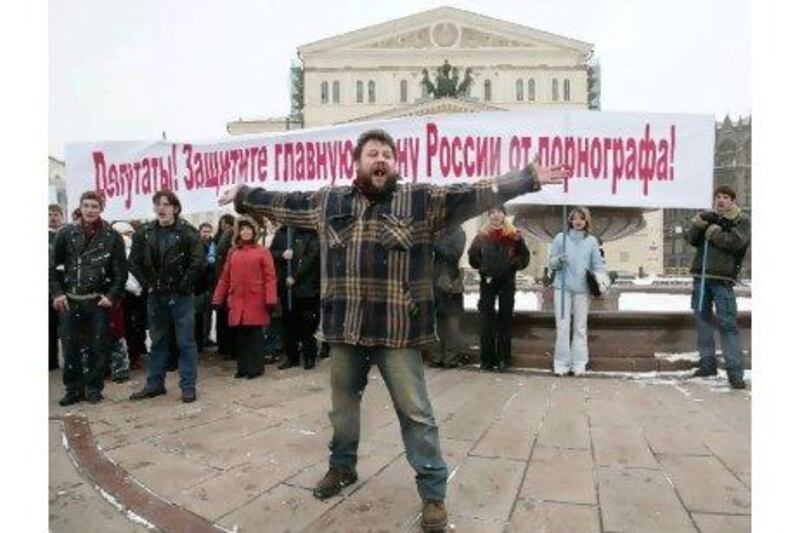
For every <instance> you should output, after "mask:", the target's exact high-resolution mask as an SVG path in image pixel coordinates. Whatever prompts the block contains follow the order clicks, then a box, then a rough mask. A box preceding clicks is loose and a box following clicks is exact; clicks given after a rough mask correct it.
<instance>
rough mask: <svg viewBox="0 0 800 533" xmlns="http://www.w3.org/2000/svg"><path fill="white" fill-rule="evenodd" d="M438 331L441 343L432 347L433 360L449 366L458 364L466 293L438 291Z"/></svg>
mask: <svg viewBox="0 0 800 533" xmlns="http://www.w3.org/2000/svg"><path fill="white" fill-rule="evenodd" d="M435 302H436V332H437V334H438V335H439V343H438V344H437V345H436V346H435V347H434V348H433V349H432V352H433V353H432V354H431V359H432V362H434V363H436V364H440V365H444V366H448V367H453V366H458V364H459V361H460V359H461V351H462V346H463V343H462V342H461V315H463V314H464V295H463V294H461V293H458V294H449V293H444V292H440V291H437V292H436V300H435Z"/></svg>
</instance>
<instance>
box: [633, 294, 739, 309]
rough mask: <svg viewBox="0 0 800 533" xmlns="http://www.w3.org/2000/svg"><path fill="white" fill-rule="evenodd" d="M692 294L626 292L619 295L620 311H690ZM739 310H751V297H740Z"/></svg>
mask: <svg viewBox="0 0 800 533" xmlns="http://www.w3.org/2000/svg"><path fill="white" fill-rule="evenodd" d="M691 303H692V297H691V295H690V294H658V293H645V292H624V293H622V294H620V295H619V310H620V311H645V312H646V311H651V312H658V311H690V310H691ZM736 304H737V305H738V307H739V311H750V310H751V301H750V298H745V297H742V296H740V297H738V298H736Z"/></svg>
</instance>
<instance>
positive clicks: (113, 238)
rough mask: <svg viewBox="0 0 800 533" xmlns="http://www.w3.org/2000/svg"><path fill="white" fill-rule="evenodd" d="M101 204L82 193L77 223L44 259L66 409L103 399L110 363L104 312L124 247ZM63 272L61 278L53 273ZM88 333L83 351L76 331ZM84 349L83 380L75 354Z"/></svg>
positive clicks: (123, 273)
mask: <svg viewBox="0 0 800 533" xmlns="http://www.w3.org/2000/svg"><path fill="white" fill-rule="evenodd" d="M103 206H104V204H103V198H102V197H101V196H100V195H99V194H98V193H97V192H95V191H87V192H85V193H83V194H82V195H81V198H80V211H81V218H80V222H79V223H76V224H70V225H68V226H66V227H65V228H64V229H62V230H61V231H59V233H58V235H57V236H56V239H55V243H54V244H53V249H52V253H51V257H50V272H49V278H50V295H51V296H52V298H53V307H54V308H55V309H56V310H57V311H58V312H59V313H60V318H61V333H62V343H63V346H64V386H65V387H66V394H65V395H64V397H63V398H62V399H61V401H60V402H59V403H60V404H61V405H64V406H66V405H72V404H74V403H77V402H80V401H82V400H84V399H86V400H88V401H89V402H90V403H98V402H100V401H102V399H103V394H102V392H103V377H104V370H105V368H106V363H107V361H108V360H109V358H110V351H109V350H110V344H109V339H108V328H109V310H110V308H111V306H112V305H113V304H114V303H115V302H119V301H120V300H121V298H122V295H123V291H124V287H125V280H126V279H127V276H128V268H127V265H126V261H125V244H124V243H123V241H122V237H121V236H120V234H119V233H117V232H116V231H114V230H113V229H112V228H111V226H110V225H109V224H108V223H107V222H106V221H104V220H103V219H102V218H101V217H100V215H101V213H102V212H103ZM59 266H63V267H64V270H63V273H61V272H59V270H58V267H59ZM82 329H88V330H89V331H90V335H91V336H90V339H91V340H90V344H89V346H88V347H86V346H80V341H79V337H78V332H79V330H82ZM85 348H88V350H87V351H88V359H87V365H88V368H87V371H86V374H85V376H84V369H83V357H82V354H81V352H82V351H83V350H84V349H85Z"/></svg>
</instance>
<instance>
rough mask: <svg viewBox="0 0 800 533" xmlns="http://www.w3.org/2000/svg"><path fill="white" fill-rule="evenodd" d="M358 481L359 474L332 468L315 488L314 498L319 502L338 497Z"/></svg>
mask: <svg viewBox="0 0 800 533" xmlns="http://www.w3.org/2000/svg"><path fill="white" fill-rule="evenodd" d="M356 481H358V474H356V473H355V472H354V471H348V470H341V469H339V468H335V467H330V468H329V469H328V473H327V474H325V477H323V478H322V479H321V480H320V482H319V483H317V486H316V487H314V496H316V498H317V499H319V500H324V499H326V498H330V497H331V496H336V495H337V494H339V492H341V490H342V489H343V488H345V487H347V486H348V485H352V484H353V483H355V482H356Z"/></svg>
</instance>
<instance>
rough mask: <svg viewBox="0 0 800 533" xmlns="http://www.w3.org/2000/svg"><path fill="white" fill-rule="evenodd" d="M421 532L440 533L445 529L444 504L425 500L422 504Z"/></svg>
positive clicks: (445, 512) (445, 515)
mask: <svg viewBox="0 0 800 533" xmlns="http://www.w3.org/2000/svg"><path fill="white" fill-rule="evenodd" d="M420 525H421V526H422V531H425V533H441V532H443V531H444V530H445V529H447V509H445V507H444V502H443V501H439V500H425V501H424V502H423V503H422V521H421V522H420Z"/></svg>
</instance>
